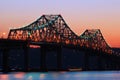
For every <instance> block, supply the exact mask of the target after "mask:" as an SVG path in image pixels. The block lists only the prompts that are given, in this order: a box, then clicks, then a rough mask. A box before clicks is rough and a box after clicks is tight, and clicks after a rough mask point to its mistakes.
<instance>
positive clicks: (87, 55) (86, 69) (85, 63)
mask: <svg viewBox="0 0 120 80" xmlns="http://www.w3.org/2000/svg"><path fill="white" fill-rule="evenodd" d="M83 70H85V71H88V70H89V53H88V52H87V50H86V52H85V55H84V69H83Z"/></svg>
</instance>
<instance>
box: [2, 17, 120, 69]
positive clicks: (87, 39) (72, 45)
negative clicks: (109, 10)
mask: <svg viewBox="0 0 120 80" xmlns="http://www.w3.org/2000/svg"><path fill="white" fill-rule="evenodd" d="M8 40H10V41H12V40H13V42H14V41H17V42H18V43H17V42H16V43H15V46H16V45H17V44H18V45H17V46H19V47H20V46H21V45H20V44H19V43H21V42H20V41H22V43H24V41H25V44H26V45H22V46H25V47H23V48H25V49H27V48H28V47H29V46H30V45H38V46H40V49H41V70H46V63H45V62H46V59H45V58H46V53H47V51H49V50H53V51H56V53H57V64H58V65H57V67H58V69H59V70H61V65H62V62H61V55H62V54H61V51H62V49H63V48H67V49H75V50H79V51H84V52H85V67H84V68H85V70H88V60H87V58H88V57H89V55H98V56H101V57H100V58H102V57H105V58H109V60H110V61H111V63H116V64H114V68H113V66H112V69H120V65H119V62H120V53H118V52H115V51H113V50H112V48H111V47H110V46H109V45H108V44H107V42H106V41H105V39H104V37H103V35H102V33H101V31H100V29H86V30H85V32H83V34H81V35H80V36H78V35H77V34H75V32H73V31H72V30H71V29H70V27H69V26H68V25H67V23H66V22H65V20H64V19H63V17H62V16H61V15H42V16H41V17H40V18H39V19H37V20H36V21H35V22H33V23H31V24H29V25H27V26H25V27H21V28H17V29H10V31H9V34H8ZM1 43H2V42H0V44H1ZM3 43H4V42H3ZM3 45H5V44H3ZM11 45H12V44H11ZM15 46H14V47H15ZM6 47H7V45H6ZM4 49H6V48H4ZM7 49H8V47H7ZM3 51H4V53H6V52H5V50H3ZM25 54H27V52H26V53H25ZM27 55H28V54H27ZM27 55H26V56H25V60H26V63H25V64H26V66H27V59H28V58H27ZM5 56H7V55H5ZM4 61H5V62H3V63H5V64H6V63H7V61H6V58H5V60H4ZM111 65H113V64H111ZM5 66H7V65H4V67H5ZM26 69H27V67H26ZM100 69H102V68H100Z"/></svg>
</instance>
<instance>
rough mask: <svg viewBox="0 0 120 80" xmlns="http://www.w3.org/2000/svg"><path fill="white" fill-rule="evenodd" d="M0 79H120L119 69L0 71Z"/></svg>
mask: <svg viewBox="0 0 120 80" xmlns="http://www.w3.org/2000/svg"><path fill="white" fill-rule="evenodd" d="M0 80H120V71H88V72H87V71H85V72H39V73H37V72H31V73H23V72H17V73H9V74H2V73H0Z"/></svg>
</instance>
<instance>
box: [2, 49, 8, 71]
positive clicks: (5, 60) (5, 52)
mask: <svg viewBox="0 0 120 80" xmlns="http://www.w3.org/2000/svg"><path fill="white" fill-rule="evenodd" d="M2 52H3V63H2V64H3V73H8V72H9V65H8V52H9V50H8V49H3V51H2Z"/></svg>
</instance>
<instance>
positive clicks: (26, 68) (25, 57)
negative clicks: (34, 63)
mask: <svg viewBox="0 0 120 80" xmlns="http://www.w3.org/2000/svg"><path fill="white" fill-rule="evenodd" d="M28 60H29V59H28V47H27V46H26V47H24V71H25V72H27V71H28V64H29V61H28Z"/></svg>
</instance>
